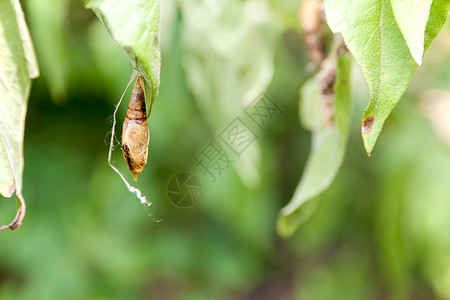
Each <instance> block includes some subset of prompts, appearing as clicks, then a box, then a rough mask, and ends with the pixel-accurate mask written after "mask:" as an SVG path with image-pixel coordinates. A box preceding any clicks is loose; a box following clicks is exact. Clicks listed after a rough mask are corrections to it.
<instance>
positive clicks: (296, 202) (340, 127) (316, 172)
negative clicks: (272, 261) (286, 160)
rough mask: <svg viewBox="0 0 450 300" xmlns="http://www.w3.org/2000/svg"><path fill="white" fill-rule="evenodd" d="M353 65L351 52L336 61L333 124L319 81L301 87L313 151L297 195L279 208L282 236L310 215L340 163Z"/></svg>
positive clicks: (279, 225)
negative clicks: (324, 105) (323, 102)
mask: <svg viewBox="0 0 450 300" xmlns="http://www.w3.org/2000/svg"><path fill="white" fill-rule="evenodd" d="M335 63H336V62H335ZM350 65H351V58H350V55H349V54H347V53H346V52H345V51H344V52H342V53H341V54H340V55H339V59H338V61H337V70H336V71H337V73H336V76H337V77H336V80H335V83H334V105H333V109H334V118H333V122H332V123H331V124H328V125H327V120H326V118H324V114H323V104H321V95H320V87H319V85H318V82H317V81H316V80H310V81H308V82H307V83H305V84H304V85H303V86H302V88H301V90H300V99H301V102H300V109H301V112H300V113H301V116H302V122H303V125H304V126H305V127H306V128H307V129H310V130H312V143H311V153H310V155H309V158H308V161H307V163H306V167H305V171H304V173H303V176H302V179H301V180H300V183H299V185H298V186H297V189H296V190H295V193H294V196H293V197H292V199H291V201H290V202H289V203H288V204H287V205H286V206H285V207H284V208H282V209H281V211H280V214H279V217H278V222H277V231H278V233H279V234H280V235H281V236H284V237H287V236H290V235H292V234H293V233H294V232H295V230H297V228H298V227H299V226H300V225H301V224H302V223H303V222H305V221H306V220H307V219H308V218H309V216H310V215H311V214H312V212H313V211H314V210H315V207H316V205H317V203H318V196H319V195H320V194H321V193H322V192H323V191H324V190H325V189H326V188H328V187H329V186H330V184H331V182H332V181H333V179H334V177H335V176H336V173H337V171H338V170H339V167H340V166H341V163H342V160H343V158H344V154H345V149H346V144H347V139H348V134H349V130H350V119H351V111H352V101H353V100H352V97H351V89H350ZM335 67H336V66H335ZM319 74H320V73H319ZM322 96H323V95H322ZM325 116H326V115H325Z"/></svg>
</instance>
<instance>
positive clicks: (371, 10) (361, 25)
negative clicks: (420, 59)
mask: <svg viewBox="0 0 450 300" xmlns="http://www.w3.org/2000/svg"><path fill="white" fill-rule="evenodd" d="M324 4H325V12H326V15H327V21H328V24H329V25H330V27H331V29H332V30H333V32H342V35H343V37H344V40H345V42H346V44H347V46H348V48H349V49H350V51H351V52H352V54H353V55H354V56H355V58H356V60H357V61H358V64H359V65H360V66H361V69H362V71H363V73H364V75H365V77H366V80H367V83H368V85H369V91H370V102H369V106H368V107H367V109H366V110H365V112H364V115H363V121H362V135H363V140H364V146H365V147H366V151H367V153H368V154H370V153H371V152H372V150H373V147H374V146H375V143H376V140H377V138H378V136H379V134H380V132H381V129H382V127H383V124H384V122H385V120H386V118H387V117H388V116H389V113H390V112H391V111H392V109H393V108H394V106H395V104H397V102H398V100H399V99H400V97H401V96H402V95H403V93H404V92H405V90H406V87H407V86H408V83H409V81H410V80H411V77H412V76H413V74H414V72H415V70H416V69H417V67H418V65H417V63H416V62H415V61H414V58H413V57H412V56H411V53H410V51H409V48H408V45H407V43H406V41H405V39H404V38H403V35H402V33H401V31H400V28H399V27H398V25H397V22H396V21H395V18H394V14H393V11H392V6H391V3H390V1H389V0H368V1H359V0H348V1H341V0H324ZM447 11H448V2H447V1H445V0H434V1H433V4H432V6H431V10H430V15H429V18H428V22H427V26H426V30H425V44H424V50H426V49H427V48H428V46H429V45H430V43H431V41H432V40H433V39H434V38H435V37H436V35H437V34H438V32H439V30H440V29H441V28H442V26H443V25H444V22H445V20H446V17H447Z"/></svg>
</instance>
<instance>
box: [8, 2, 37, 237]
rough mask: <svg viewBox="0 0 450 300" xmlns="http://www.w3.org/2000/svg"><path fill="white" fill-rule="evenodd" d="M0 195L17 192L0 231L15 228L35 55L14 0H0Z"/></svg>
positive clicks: (20, 212)
mask: <svg viewBox="0 0 450 300" xmlns="http://www.w3.org/2000/svg"><path fill="white" fill-rule="evenodd" d="M0 12H1V14H2V16H1V18H0V194H2V195H3V196H4V197H7V198H9V197H11V196H12V195H13V194H14V192H15V193H16V194H17V196H18V198H19V200H20V203H21V207H20V208H19V210H18V213H17V215H16V218H15V220H14V221H13V222H12V223H11V224H10V225H7V226H2V227H0V231H2V230H4V229H6V228H11V229H16V228H17V227H18V226H19V225H20V223H21V221H22V218H23V215H24V214H25V202H24V201H23V197H22V194H21V192H22V174H23V165H24V162H23V134H24V129H25V115H26V110H27V100H28V96H29V93H30V88H31V78H35V77H37V76H38V75H39V70H38V65H37V61H36V57H35V55H34V50H33V45H32V42H31V38H30V34H29V32H28V28H27V26H26V23H25V18H24V15H23V12H22V8H21V7H20V3H19V1H18V0H7V1H1V2H0Z"/></svg>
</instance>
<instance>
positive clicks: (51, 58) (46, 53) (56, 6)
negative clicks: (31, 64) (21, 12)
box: [26, 0, 70, 103]
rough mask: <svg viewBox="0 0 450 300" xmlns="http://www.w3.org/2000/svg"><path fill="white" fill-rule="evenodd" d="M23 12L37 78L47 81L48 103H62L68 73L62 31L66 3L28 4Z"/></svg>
mask: <svg viewBox="0 0 450 300" xmlns="http://www.w3.org/2000/svg"><path fill="white" fill-rule="evenodd" d="M26 9H27V10H26V13H27V17H28V22H29V24H30V28H31V33H32V34H33V39H34V41H35V45H36V52H37V54H38V56H39V61H40V63H41V75H42V77H43V78H44V79H45V80H46V81H47V86H48V89H49V92H50V94H51V96H52V100H53V101H54V102H55V103H62V102H64V101H65V100H66V97H67V90H68V82H69V71H70V66H69V53H68V51H67V50H68V49H67V44H68V43H67V37H68V35H67V28H66V25H67V19H68V17H69V1H68V0H47V1H41V0H29V1H27V6H26Z"/></svg>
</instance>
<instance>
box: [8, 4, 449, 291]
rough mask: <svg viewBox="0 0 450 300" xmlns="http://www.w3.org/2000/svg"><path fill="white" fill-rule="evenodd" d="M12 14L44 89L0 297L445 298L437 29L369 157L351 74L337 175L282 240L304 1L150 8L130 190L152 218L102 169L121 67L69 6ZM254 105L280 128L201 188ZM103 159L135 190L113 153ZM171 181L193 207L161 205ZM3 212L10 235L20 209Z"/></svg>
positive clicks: (35, 97)
mask: <svg viewBox="0 0 450 300" xmlns="http://www.w3.org/2000/svg"><path fill="white" fill-rule="evenodd" d="M21 2H22V5H23V7H24V11H25V15H26V18H27V21H28V25H29V28H30V31H31V35H32V38H33V41H34V45H35V48H36V52H37V57H38V60H39V64H40V69H41V76H40V77H39V78H38V79H36V80H34V81H33V89H32V92H31V96H30V100H29V108H28V114H27V120H26V132H25V149H24V150H25V170H24V191H23V194H24V196H25V198H26V200H27V204H28V207H27V216H26V218H25V221H24V223H23V225H22V227H21V228H20V229H19V230H18V231H16V232H12V231H7V232H3V233H2V234H1V236H0V299H450V233H449V228H450V184H449V182H450V129H449V127H450V125H449V123H450V89H449V86H450V23H449V22H447V24H446V25H445V27H444V29H443V30H442V31H441V33H440V34H439V36H438V37H437V39H436V40H435V41H434V42H433V44H432V45H431V47H430V49H429V50H428V52H427V54H426V56H425V59H424V63H423V66H422V67H420V68H419V70H418V71H417V72H416V74H415V76H414V78H413V80H412V82H411V84H410V86H409V88H408V90H407V92H406V94H405V95H404V96H403V98H402V100H401V101H400V103H399V104H398V105H397V107H396V108H395V109H394V111H393V113H392V115H391V117H390V118H389V119H388V121H387V122H386V124H385V126H384V130H383V132H382V135H381V137H380V139H379V141H378V143H377V145H376V147H375V151H374V152H373V155H372V157H370V158H368V157H367V156H366V154H365V152H364V149H363V145H362V140H361V137H360V129H359V128H360V118H361V116H362V111H363V110H364V107H365V105H366V104H367V102H368V90H367V85H366V84H365V81H364V78H363V77H362V74H361V71H360V70H359V68H358V67H357V66H356V64H354V65H355V68H354V72H353V73H354V74H353V87H354V92H353V94H354V97H356V100H355V102H356V104H355V107H354V117H353V119H352V131H351V135H350V139H349V143H348V150H347V154H346V156H345V160H344V162H343V166H342V168H341V170H340V171H339V173H338V175H337V177H336V179H335V181H334V182H333V184H332V185H331V186H330V188H329V189H328V190H327V191H326V192H325V193H323V195H322V196H321V200H320V203H319V206H318V209H317V211H316V212H315V213H314V215H313V216H312V217H311V219H310V220H309V221H308V222H307V223H305V224H304V225H303V226H302V227H301V228H300V229H299V230H298V231H297V232H296V233H295V234H294V235H293V236H292V237H291V238H289V239H280V238H279V237H278V236H277V234H276V231H275V222H276V217H277V213H278V210H279V209H280V208H281V207H283V206H284V205H285V204H286V203H287V202H288V201H289V199H290V197H291V196H292V194H293V191H294V189H295V187H296V185H297V183H298V181H299V180H300V177H301V174H302V171H303V167H304V165H305V161H306V159H307V156H308V153H309V151H310V138H311V136H310V133H309V132H308V131H305V130H304V129H302V128H301V126H300V123H299V117H298V116H299V114H298V101H299V96H298V94H299V93H298V91H299V89H300V87H301V85H302V84H303V83H304V82H305V80H306V79H307V78H309V77H311V76H314V72H313V71H312V68H311V63H310V62H309V59H308V57H307V53H306V48H305V46H304V44H303V42H302V33H301V29H300V28H299V25H298V19H297V11H298V8H299V6H300V3H301V1H300V0H297V1H291V0H289V1H283V2H282V3H280V1H278V2H277V1H275V0H272V1H269V0H267V1H263V0H261V1H238V0H228V1H212V0H211V1H209V0H202V1H194V0H189V1H187V0H186V1H181V0H180V1H175V0H167V1H162V2H163V7H162V9H163V10H162V29H161V47H162V58H163V59H162V72H161V88H160V93H159V96H158V98H157V100H156V103H155V106H154V107H153V112H152V115H151V117H150V119H149V126H150V131H151V141H150V154H149V164H148V165H147V166H146V168H145V170H144V172H143V173H142V174H141V175H140V176H139V182H138V183H137V184H136V186H137V187H139V188H140V189H141V190H142V191H143V192H144V194H145V195H146V196H147V197H148V199H149V200H150V201H152V202H153V205H152V206H151V207H150V208H149V209H148V210H147V211H146V209H145V208H144V207H143V206H142V205H141V204H140V203H139V201H138V200H137V198H136V197H135V196H134V195H133V194H131V193H129V192H128V191H127V190H126V187H125V186H124V184H123V183H122V181H121V180H120V178H119V177H118V176H117V174H115V173H114V172H113V171H112V170H111V169H110V168H109V166H108V164H107V151H108V146H107V141H108V139H109V138H110V130H111V120H112V119H111V116H112V112H113V110H114V106H115V104H116V103H117V101H118V100H119V98H120V95H121V94H122V92H123V90H124V89H125V87H126V85H127V83H128V81H129V78H130V76H131V73H132V66H131V63H130V62H129V61H128V59H127V58H126V55H125V54H124V52H123V51H122V50H121V49H120V48H119V47H118V45H116V44H115V42H114V41H113V40H112V39H111V37H110V36H109V35H108V33H107V32H106V30H105V29H104V27H103V26H102V25H101V23H100V22H99V21H98V20H97V19H96V17H95V16H94V14H93V13H92V12H91V11H89V10H85V9H84V8H83V4H82V1H75V0H45V1H44V0H23V1H21ZM130 18H132V16H130ZM129 92H130V91H128V93H127V95H126V96H125V98H129ZM261 92H266V93H267V94H268V95H270V97H271V98H272V99H273V100H274V101H275V102H276V103H277V104H278V105H279V106H280V107H282V109H283V111H284V113H283V115H282V116H281V117H280V118H278V119H276V120H274V121H273V122H270V123H269V124H268V126H267V128H266V131H265V132H260V133H259V138H258V139H257V141H256V142H255V143H254V144H252V146H251V147H250V148H249V149H248V150H246V152H245V154H246V155H245V157H243V158H242V159H241V160H237V161H236V162H235V163H233V164H232V166H231V167H230V168H229V170H227V171H225V172H223V174H222V175H221V176H220V178H218V179H217V181H216V182H211V180H208V178H207V177H202V173H201V172H199V173H198V170H196V169H197V167H196V166H195V160H194V158H195V157H196V155H198V154H199V153H200V152H201V150H202V149H203V147H204V146H206V145H207V144H208V143H209V142H210V141H211V140H214V139H217V137H218V134H219V133H220V132H221V130H223V129H224V128H225V127H226V126H227V125H228V124H229V123H230V122H231V121H232V120H233V119H234V118H235V117H237V116H239V115H240V114H242V112H243V110H244V108H245V107H246V106H247V105H248V104H249V103H250V102H251V101H252V100H253V99H255V98H256V97H257V96H258V94H260V93H261ZM125 102H127V101H125ZM125 109H126V104H124V105H123V106H122V107H121V108H120V110H119V116H118V117H119V120H122V119H123V117H124V113H125ZM120 123H121V121H119V126H118V132H119V133H120V131H121V124H120ZM119 138H120V134H119ZM113 158H114V163H115V165H117V166H118V167H119V168H120V169H121V170H122V171H124V172H126V176H128V179H129V180H132V177H131V175H130V174H128V173H127V170H126V166H125V163H124V161H123V158H122V154H121V151H120V148H119V147H118V146H117V147H116V148H115V152H114V155H113ZM180 172H193V173H195V172H197V173H198V176H199V179H200V180H201V183H202V189H203V192H202V198H201V199H200V201H199V202H198V203H197V204H196V205H195V206H194V207H191V208H188V209H179V208H177V207H175V206H173V205H172V204H171V203H170V202H169V201H168V197H167V185H168V182H169V180H170V179H171V178H172V177H173V176H174V175H175V174H177V173H180ZM197 173H196V174H197ZM0 200H1V201H0V220H1V223H2V224H5V223H8V222H9V221H10V219H11V218H12V216H13V215H14V214H15V209H16V203H15V201H13V200H12V199H3V198H2V199H0ZM149 212H150V213H151V214H153V215H154V216H155V217H156V218H159V219H163V221H162V222H160V223H155V222H153V220H152V219H151V217H149Z"/></svg>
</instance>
